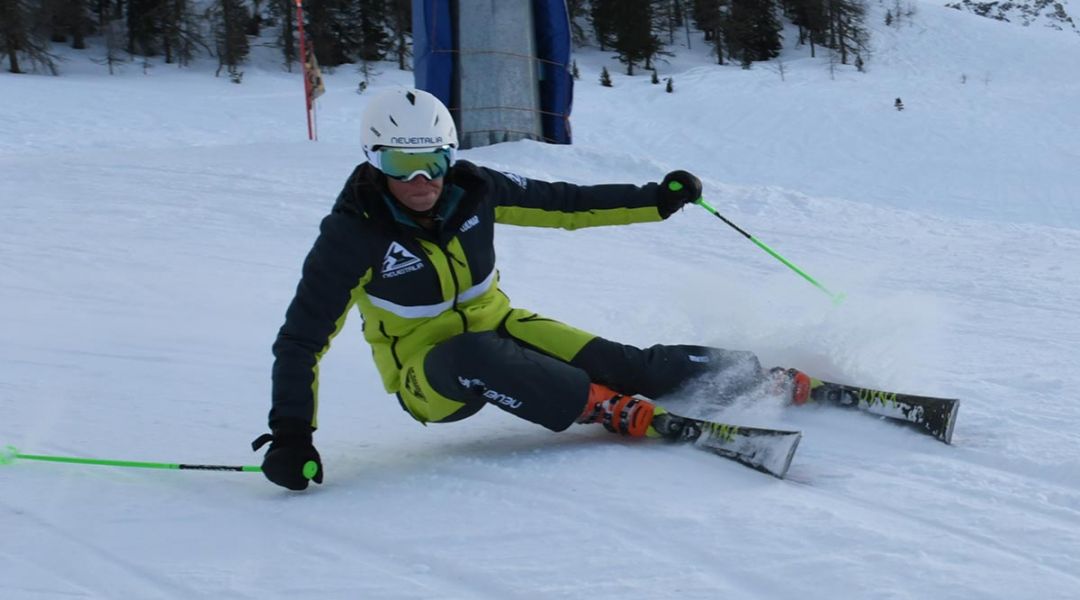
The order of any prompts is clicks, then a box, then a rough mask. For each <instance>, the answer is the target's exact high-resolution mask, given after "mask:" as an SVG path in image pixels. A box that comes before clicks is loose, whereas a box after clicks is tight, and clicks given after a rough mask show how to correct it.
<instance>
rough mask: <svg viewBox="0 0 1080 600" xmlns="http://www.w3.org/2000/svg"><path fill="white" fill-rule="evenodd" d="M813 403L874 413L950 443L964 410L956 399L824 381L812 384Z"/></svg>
mask: <svg viewBox="0 0 1080 600" xmlns="http://www.w3.org/2000/svg"><path fill="white" fill-rule="evenodd" d="M810 400H811V401H812V402H817V403H821V404H826V405H830V406H840V407H843V408H850V409H854V410H858V411H862V412H866V413H870V414H873V415H876V416H879V417H882V418H885V419H887V420H889V421H891V422H893V423H898V424H902V425H905V426H908V427H910V428H912V429H914V430H916V431H919V432H921V433H925V434H927V435H930V436H932V437H934V438H937V439H939V440H941V441H942V442H945V443H946V444H951V443H952V436H953V429H954V428H955V427H956V415H957V412H958V411H959V409H960V401H959V400H957V399H955V398H935V397H932V396H915V395H911V394H898V393H896V392H884V391H881V390H873V389H870V388H863V387H856V386H850V385H843V384H839V383H832V382H828V381H822V380H820V379H813V380H812V382H811V390H810Z"/></svg>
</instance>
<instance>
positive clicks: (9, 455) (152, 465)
mask: <svg viewBox="0 0 1080 600" xmlns="http://www.w3.org/2000/svg"><path fill="white" fill-rule="evenodd" d="M16 459H19V460H37V461H43V462H55V463H69V464H76V465H100V466H105V467H125V468H135V469H170V470H179V471H238V472H247V473H259V472H262V467H259V466H254V465H189V464H182V463H158V462H142V461H134V460H110V459H102V458H80V457H75V456H46V455H43V454H23V453H21V452H19V451H18V449H16V448H15V447H14V446H8V447H6V448H5V449H4V452H3V454H2V455H0V464H10V463H12V462H14V461H15V460H16Z"/></svg>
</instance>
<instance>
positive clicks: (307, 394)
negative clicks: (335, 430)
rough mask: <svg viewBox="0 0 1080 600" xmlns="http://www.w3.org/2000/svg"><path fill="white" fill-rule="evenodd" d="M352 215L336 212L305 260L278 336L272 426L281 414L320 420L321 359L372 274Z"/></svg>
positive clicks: (321, 231) (275, 356)
mask: <svg viewBox="0 0 1080 600" xmlns="http://www.w3.org/2000/svg"><path fill="white" fill-rule="evenodd" d="M351 221H352V219H351V218H350V217H347V216H345V215H342V214H338V213H332V214H330V215H329V216H327V217H326V218H325V219H323V221H322V225H321V227H320V233H319V237H318V239H316V240H315V244H314V246H313V247H312V249H311V251H310V252H309V253H308V255H307V258H306V259H305V260H304V268H303V275H302V277H301V279H300V284H299V285H298V286H297V288H296V294H295V296H293V299H292V302H291V303H290V304H289V308H288V310H287V311H286V313H285V324H284V325H282V326H281V330H280V331H278V335H277V340H276V341H275V342H274V347H273V351H274V368H273V392H272V401H273V406H272V407H271V409H270V428H271V429H273V428H274V425H275V423H277V422H279V420H281V419H299V420H302V421H305V422H308V423H310V424H311V426H312V428H315V427H316V426H317V421H316V416H317V411H318V388H319V360H320V359H321V358H322V356H323V354H324V353H325V352H326V351H327V350H328V349H329V348H330V341H331V340H332V339H333V338H334V336H335V335H337V333H338V332H339V331H340V330H341V328H342V327H343V326H344V325H345V317H346V316H347V314H348V311H349V310H350V308H351V307H352V305H353V304H354V303H355V295H356V294H358V293H361V290H362V289H363V286H364V285H365V284H366V283H367V281H368V280H369V279H370V277H371V272H372V269H371V266H370V265H369V264H366V261H367V260H368V259H365V253H363V252H361V251H359V249H358V245H359V244H358V241H359V240H357V238H358V237H359V235H358V234H359V232H358V231H357V230H356V225H355V223H352V222H351Z"/></svg>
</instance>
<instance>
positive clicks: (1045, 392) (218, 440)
mask: <svg viewBox="0 0 1080 600" xmlns="http://www.w3.org/2000/svg"><path fill="white" fill-rule="evenodd" d="M940 4H941V3H938V2H928V3H924V4H918V10H917V11H915V15H914V16H913V18H912V20H911V22H910V23H907V24H905V25H904V26H903V27H901V28H899V29H898V28H896V27H885V25H884V24H883V19H881V18H880V17H881V16H882V15H881V14H877V13H875V14H874V15H872V17H871V19H870V22H871V23H878V24H880V25H878V26H876V31H875V37H874V39H875V42H874V44H875V48H874V56H873V58H872V60H871V61H870V62H869V63H868V72H867V73H865V74H860V73H856V72H854V70H853V69H840V70H837V71H835V72H830V70H829V69H828V67H827V64H826V62H825V61H824V60H823V59H816V60H815V59H810V58H809V57H808V56H806V54H805V53H804V52H803V51H801V50H789V51H788V52H787V53H785V55H784V56H783V57H782V61H783V64H784V65H785V69H784V73H783V78H782V77H781V73H780V72H779V69H778V67H777V66H776V65H775V64H773V65H764V66H763V65H759V66H756V67H755V68H754V69H752V70H750V71H743V70H741V69H739V68H737V67H723V68H718V67H716V66H714V65H712V64H711V60H710V59H709V58H708V57H707V56H705V55H704V53H703V50H702V49H701V48H702V46H701V45H700V44H698V45H696V46H695V48H694V49H693V50H692V51H684V52H681V53H680V54H679V56H678V57H677V58H673V59H672V61H671V63H670V64H667V65H661V74H662V75H670V76H672V77H674V79H675V86H676V93H674V94H665V93H664V91H663V89H662V87H663V86H651V85H650V84H649V82H648V78H647V77H644V76H642V77H638V78H627V77H625V76H620V75H618V69H617V68H611V67H614V63H613V62H612V61H611V60H610V59H609V57H607V56H606V55H602V54H600V53H598V52H595V51H592V52H582V53H579V54H578V56H577V59H578V63H579V66H580V67H581V70H582V80H581V81H580V82H579V84H578V87H577V90H576V96H575V106H574V117H573V126H574V134H575V136H576V143H575V144H574V145H573V146H547V145H541V144H535V143H515V144H506V145H500V146H497V147H488V148H481V149H476V150H470V151H467V152H465V153H464V154H465V156H466V158H469V159H470V160H474V161H477V162H480V163H484V164H488V165H491V166H495V167H498V168H501V169H506V170H510V171H514V172H517V173H520V174H523V175H527V176H531V177H540V178H559V179H566V180H570V181H574V182H579V183H594V182H596V183H598V182H608V181H624V182H638V183H643V182H646V181H651V180H656V179H659V178H660V177H662V176H663V174H664V173H665V172H666V171H668V170H670V169H675V168H686V169H689V170H692V171H694V172H696V173H698V174H699V175H701V177H702V178H703V180H704V181H705V184H706V192H705V193H706V197H707V199H709V200H710V202H711V203H712V204H714V205H715V206H717V208H719V209H720V210H721V212H722V213H723V214H724V215H725V216H727V217H728V218H730V219H731V220H732V221H734V222H735V223H738V224H739V225H741V226H742V227H744V228H745V229H747V230H748V231H750V232H751V233H753V234H755V235H757V236H758V237H759V238H761V239H762V240H764V241H765V242H766V243H768V244H770V245H771V246H773V247H774V248H776V249H777V250H779V251H780V252H781V253H782V254H784V255H785V256H786V257H788V258H789V259H791V260H792V261H794V262H795V263H796V264H798V265H799V266H800V267H802V268H804V269H805V270H806V271H807V272H809V273H810V274H812V275H813V276H815V277H816V278H818V279H820V280H822V281H823V282H824V283H826V284H827V285H828V286H829V287H831V288H834V289H837V290H842V291H843V292H845V293H846V294H847V298H848V299H847V301H846V302H845V303H844V304H842V305H841V306H839V307H834V306H832V305H831V304H830V303H829V301H828V299H827V298H825V297H824V295H822V294H821V293H820V292H818V291H817V290H816V289H814V288H813V287H811V286H809V285H807V284H806V283H805V282H804V281H802V280H800V279H799V278H798V277H796V276H795V275H793V274H792V273H790V272H789V271H787V270H786V269H785V268H784V267H783V266H781V265H780V264H779V263H777V262H776V261H775V260H773V259H771V258H770V257H768V256H767V255H765V254H764V253H762V252H761V251H760V250H758V249H757V248H756V247H754V246H753V245H752V244H750V243H748V242H747V241H746V240H745V239H744V238H742V237H741V236H739V235H738V234H736V233H734V232H733V231H731V230H730V229H728V228H726V227H724V226H723V225H722V224H721V223H720V222H719V221H718V220H717V219H715V218H713V217H711V216H710V215H708V214H707V213H705V212H704V211H702V210H690V209H687V210H685V211H683V212H682V213H680V214H678V215H676V216H675V217H673V218H672V219H670V220H669V221H667V222H665V223H662V224H650V225H635V226H629V227H621V228H604V229H594V230H583V231H577V232H563V231H555V230H540V229H523V228H511V227H504V228H501V229H500V230H499V232H498V251H499V262H500V268H501V275H502V285H503V288H504V289H505V290H506V291H507V293H508V294H509V295H510V297H511V298H512V299H513V301H514V303H515V304H516V305H519V306H523V307H529V308H533V309H535V310H537V311H539V312H541V313H543V314H545V315H547V316H551V317H554V318H558V319H561V320H565V321H567V322H569V323H572V324H575V325H577V326H580V327H583V328H586V329H589V330H591V331H594V332H596V333H598V334H601V335H605V336H608V337H612V338H615V339H619V340H622V341H626V342H631V343H637V344H649V343H653V342H694V343H705V344H714V345H719V346H724V347H731V348H742V349H748V350H753V351H755V352H757V353H758V354H759V355H760V356H761V357H762V360H763V362H765V363H766V364H770V365H771V364H783V365H791V366H798V367H801V368H804V369H806V370H808V371H811V372H813V373H815V374H818V375H821V376H825V377H829V378H833V379H838V380H844V381H852V382H861V383H866V384H870V385H874V386H880V387H886V388H893V389H899V390H901V391H909V392H913V393H927V394H939V395H947V396H956V397H960V398H962V399H963V401H964V404H963V406H962V408H961V411H960V421H959V424H958V426H957V429H956V433H955V437H954V445H953V446H945V445H943V444H941V443H939V442H936V441H933V440H931V439H929V438H926V437H924V436H919V435H916V434H913V433H911V432H909V431H907V430H902V429H897V428H894V427H891V426H889V425H887V424H884V423H880V422H877V421H874V420H872V419H869V418H866V417H863V416H860V415H857V414H848V413H839V412H836V411H829V410H825V409H820V410H819V409H808V410H785V409H782V408H781V407H779V406H775V405H772V404H769V403H759V404H748V405H739V406H736V407H732V408H729V409H726V410H723V409H720V408H719V407H716V406H713V405H711V404H710V403H709V402H708V398H704V397H700V396H699V397H694V396H691V397H687V398H685V399H683V401H682V402H681V403H680V404H681V408H683V409H684V410H686V411H690V412H693V413H695V414H699V415H702V416H709V417H717V418H722V419H724V420H726V421H730V422H737V423H745V424H747V425H761V426H769V427H782V428H788V429H799V430H801V431H803V433H804V439H803V443H802V445H801V447H800V449H799V452H798V454H797V455H796V457H795V461H794V463H793V465H792V468H791V471H790V477H789V479H787V480H784V481H780V480H775V479H772V478H769V477H767V476H764V475H761V474H760V473H756V472H754V471H751V470H749V469H746V468H744V467H741V466H739V465H737V464H734V463H732V462H729V461H725V460H722V459H718V458H716V457H713V456H710V455H706V454H703V453H697V452H694V451H693V450H691V449H684V448H675V447H659V446H657V445H655V444H649V443H634V442H628V441H625V440H619V439H614V438H613V437H612V436H610V435H609V434H607V433H606V432H604V431H602V430H600V429H599V428H597V427H586V426H581V427H575V428H572V429H571V430H570V431H568V432H566V433H563V434H552V433H549V432H547V431H545V430H542V429H539V428H536V427H534V426H530V425H528V424H526V423H522V422H518V421H515V420H513V419H511V418H509V417H508V416H506V415H505V414H503V413H501V412H500V411H498V410H496V409H494V408H488V409H485V410H484V411H482V412H481V413H480V414H478V415H477V416H475V417H473V418H471V419H468V420H466V421H463V422H461V423H456V424H452V425H443V426H430V427H420V426H418V425H416V424H415V423H414V422H413V421H412V419H411V418H409V417H408V416H407V415H406V414H405V413H403V412H402V411H401V410H400V408H399V407H398V405H397V402H396V401H395V400H394V399H393V398H391V397H388V396H386V395H385V394H384V393H383V392H382V390H381V386H380V384H379V383H378V380H377V377H376V375H375V372H374V368H373V366H372V364H371V361H370V354H369V351H368V349H367V347H366V346H365V345H364V344H363V342H362V339H361V334H360V327H359V319H356V318H355V317H353V319H354V320H355V321H356V322H351V323H350V324H349V325H347V326H346V329H345V331H344V333H342V334H341V335H340V336H338V338H336V340H335V346H334V349H333V350H332V351H331V352H330V353H329V354H328V355H327V357H326V358H325V360H324V363H323V365H322V369H321V373H322V382H321V392H320V395H321V398H322V401H321V406H320V424H321V427H320V430H319V431H318V432H317V434H316V442H317V444H318V446H319V449H320V451H321V452H322V456H323V459H324V461H325V465H326V472H327V479H326V483H325V484H324V485H323V486H320V487H316V488H314V489H311V490H308V491H307V492H305V493H303V494H292V493H287V492H285V491H283V490H281V489H279V488H276V487H274V486H272V485H271V484H269V483H267V482H266V481H264V480H263V479H262V478H261V477H260V476H259V475H256V474H243V473H229V474H224V473H191V472H168V471H137V470H122V469H108V468H101V467H78V466H65V465H50V464H44V463H32V462H28V461H21V462H16V463H15V464H12V465H8V466H2V467H0V531H2V532H3V534H4V535H3V540H4V543H3V544H0V598H5V599H7V598H11V599H15V600H27V599H35V600H36V599H39V598H55V597H75V598H170V599H171V598H177V599H179V598H184V599H187V598H200V597H215V598H260V599H262V598H290V599H291V598H343V599H344V598H380V599H381V598H438V599H447V598H459V599H475V598H483V599H493V600H494V599H500V600H501V599H504V598H592V599H603V598H619V599H620V600H625V599H627V598H642V599H644V598H664V597H679V598H718V597H736V598H765V599H786V598H791V597H796V596H797V597H800V598H806V599H817V598H821V599H830V600H831V599H834V598H840V597H843V598H890V599H913V600H914V599H924V598H944V599H949V598H963V599H982V598H1040V599H1041V598H1055V599H1067V598H1074V597H1075V596H1076V590H1078V589H1080V575H1078V573H1080V533H1078V532H1080V458H1078V455H1080V434H1078V433H1077V431H1078V427H1077V426H1078V424H1080V405H1078V404H1077V402H1076V401H1075V393H1073V392H1072V391H1071V390H1072V388H1073V382H1075V381H1077V380H1080V360H1078V359H1080V355H1078V352H1077V348H1078V347H1080V304H1078V303H1077V300H1076V299H1077V298H1078V297H1080V267H1078V266H1077V265H1076V263H1075V261H1074V260H1072V257H1073V256H1075V255H1077V253H1078V252H1080V208H1077V207H1078V206H1080V204H1078V203H1077V199H1078V198H1080V169H1078V168H1077V165H1078V164H1080V140H1078V138H1077V137H1076V132H1077V131H1078V130H1080V114H1078V113H1077V112H1076V110H1075V107H1076V106H1077V105H1080V71H1078V70H1077V69H1075V68H1073V67H1074V66H1075V64H1077V62H1078V61H1080V37H1078V36H1076V35H1073V34H1072V33H1070V32H1061V31H1055V30H1050V29H1044V28H1021V27H1017V26H1015V25H1010V24H1007V23H1001V22H997V21H993V20H989V19H982V18H977V17H975V16H973V15H970V14H965V13H963V12H960V11H956V10H951V9H947V8H945V7H944V6H941V5H940ZM879 9H880V12H881V13H882V14H883V13H884V10H885V6H884V5H880V6H875V7H874V10H875V11H878V10H879ZM603 65H608V66H609V68H611V70H612V74H613V77H614V79H615V87H614V88H610V89H609V88H602V87H600V86H599V84H598V83H596V79H597V77H598V75H599V71H600V68H601V66H603ZM208 70H210V67H207V69H205V70H200V69H196V70H194V71H184V70H176V69H173V68H171V67H166V66H157V67H155V68H153V69H151V70H150V71H149V73H148V74H144V73H143V72H142V69H141V67H134V66H133V67H132V68H130V69H129V70H127V71H126V72H123V73H121V74H120V75H118V76H116V77H108V76H105V75H104V73H103V69H102V67H100V66H99V65H96V64H94V63H92V62H90V61H89V60H88V59H86V58H85V57H77V56H76V57H74V58H72V60H71V61H70V62H68V63H67V64H66V65H65V75H64V76H63V77H60V78H52V77H33V76H11V75H8V74H2V75H0V101H2V103H3V105H4V107H5V110H4V111H3V113H2V114H0V331H2V332H3V338H2V339H3V343H2V344H0V414H3V418H2V419H0V446H3V445H6V444H11V445H14V446H17V447H18V448H20V449H21V450H22V451H24V452H29V453H41V454H63V455H79V456H94V457H102V458H127V459H133V460H151V461H168V462H188V463H225V464H257V463H258V461H259V457H258V456H257V455H254V454H252V453H251V452H250V451H249V448H248V446H247V444H248V443H249V441H250V440H251V439H252V438H254V437H255V436H256V435H258V434H260V433H262V432H263V431H265V413H266V410H267V409H268V407H269V399H268V398H269V367H270V361H271V357H270V353H269V346H270V343H271V341H272V340H273V337H274V335H275V333H276V330H277V327H278V326H279V325H280V323H281V319H282V316H283V312H284V309H285V307H286V305H287V303H288V301H289V299H290V297H291V294H292V292H293V289H294V286H295V284H296V280H297V277H298V275H299V269H300V263H301V261H302V260H303V257H304V255H305V253H306V252H307V250H308V248H309V246H310V244H311V242H312V240H313V239H314V236H315V234H316V230H317V224H318V222H319V220H320V218H321V217H322V216H323V214H325V212H326V211H327V210H328V208H329V206H330V204H331V202H332V201H333V198H334V197H335V195H336V193H337V192H338V190H339V189H340V186H341V185H342V183H343V181H344V179H345V177H346V176H347V175H348V173H349V172H350V170H351V168H352V167H353V165H354V164H355V163H356V162H358V161H359V160H360V149H359V144H358V141H357V137H358V133H357V132H358V119H359V115H360V112H361V108H362V107H363V105H364V102H366V100H367V98H368V97H369V96H367V95H364V96H358V95H357V94H356V93H355V89H356V83H357V80H358V76H357V75H355V74H353V73H350V72H348V70H345V69H341V70H338V72H337V73H335V74H334V75H332V76H329V77H328V78H327V85H328V91H327V93H326V95H325V96H323V97H322V98H321V99H320V107H319V133H320V138H321V140H322V141H320V142H319V143H309V142H307V141H306V140H305V134H306V130H305V125H304V121H303V102H302V98H301V93H300V82H299V79H298V78H297V77H296V76H295V75H288V74H284V73H281V72H280V71H279V70H277V69H276V68H274V67H267V68H264V69H259V68H257V67H251V68H249V69H247V70H246V72H245V76H244V83H243V85H239V86H238V85H233V84H231V83H229V82H228V81H227V80H225V79H214V78H213V77H211V76H210V74H209V73H208ZM409 81H410V78H409V76H408V74H403V73H398V72H396V71H393V70H392V69H391V67H389V66H387V68H386V71H385V73H384V74H383V75H382V76H380V78H379V79H378V80H377V81H376V82H375V84H374V85H373V87H379V86H388V85H397V84H403V83H408V82H409ZM898 96H899V97H902V98H903V102H904V104H905V105H906V107H907V108H906V110H904V111H903V112H898V111H896V110H895V109H894V108H893V101H894V99H895V98H896V97H898Z"/></svg>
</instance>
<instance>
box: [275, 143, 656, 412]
mask: <svg viewBox="0 0 1080 600" xmlns="http://www.w3.org/2000/svg"><path fill="white" fill-rule="evenodd" d="M657 190H658V184H656V183H650V184H646V185H644V186H635V185H626V184H612V185H593V186H579V185H573V184H570V183H561V182H560V183H550V182H544V181H537V180H532V179H525V178H522V177H519V176H517V175H512V174H504V173H500V172H498V171H495V170H493V169H488V168H485V167H480V166H477V165H474V164H472V163H469V162H466V161H458V162H457V163H456V164H455V165H454V167H453V168H452V170H451V173H450V175H448V176H447V180H446V184H445V185H444V187H443V192H442V196H441V197H440V199H439V202H438V204H437V205H436V211H437V215H436V223H437V225H438V227H437V228H436V230H435V231H428V230H425V229H423V228H421V227H419V226H418V225H417V224H416V223H415V221H413V220H412V218H411V217H410V216H409V215H408V214H407V213H406V212H404V211H403V210H401V209H400V207H399V206H398V205H397V203H396V201H394V200H392V199H391V197H390V195H389V191H388V190H387V188H386V185H385V179H384V176H383V175H382V174H381V173H379V172H378V171H377V170H376V169H374V168H373V167H372V166H371V165H369V164H367V163H364V164H361V165H360V166H358V167H357V168H356V169H355V170H354V171H353V173H352V175H351V176H350V177H349V180H348V181H347V182H346V184H345V188H344V189H343V190H342V191H341V194H340V195H339V196H338V198H337V201H336V202H335V204H334V207H333V210H332V211H331V212H330V214H329V215H327V216H326V217H325V218H324V219H323V221H322V224H321V226H320V234H319V237H318V239H317V240H316V241H315V244H314V246H313V247H312V249H311V251H310V252H309V254H308V256H307V258H306V260H305V261H304V266H303V276H302V278H301V280H300V284H299V286H298V287H297V290H296V295H295V296H294V298H293V300H292V303H291V304H290V305H289V308H288V311H287V312H286V315H285V324H284V325H283V326H282V327H281V330H280V331H279V333H278V336H277V340H276V341H275V343H274V348H273V350H274V356H275V362H274V369H273V407H272V409H271V411H270V425H271V427H274V423H275V422H276V421H277V420H279V419H301V420H304V421H307V422H310V423H311V424H312V426H313V427H314V426H315V424H316V412H317V399H318V385H319V384H318V382H319V360H320V359H321V357H322V355H323V354H324V353H325V352H326V351H327V349H329V347H330V341H331V340H332V339H333V338H334V336H335V335H337V333H338V332H339V331H340V330H341V328H342V326H343V325H344V323H345V317H346V315H347V314H348V313H349V311H350V310H351V309H352V307H353V306H356V307H357V308H358V309H359V311H360V314H361V316H362V317H363V322H364V326H363V331H364V338H365V339H366V340H367V341H368V343H369V344H371V347H372V354H373V355H374V359H375V365H376V367H377V368H378V371H379V374H380V375H381V377H382V383H383V387H385V389H386V390H387V392H389V393H396V392H397V391H398V389H399V387H400V385H401V378H400V371H401V366H402V364H403V363H404V362H405V361H406V360H407V359H408V358H409V357H410V356H412V355H413V354H414V353H416V352H419V351H421V350H423V349H425V348H427V347H429V346H431V345H433V344H436V343H438V342H441V341H443V340H446V339H448V338H450V337H451V336H454V335H457V334H459V333H462V332H466V331H487V330H493V329H496V328H497V327H498V326H499V323H500V322H501V321H502V320H503V318H504V317H505V316H506V315H507V313H508V312H509V311H510V310H511V308H510V300H509V298H507V296H506V295H505V294H503V293H502V292H501V291H500V290H499V281H498V278H499V276H498V271H497V270H496V269H495V246H494V243H493V236H494V233H495V223H505V224H511V225H531V226H539V227H559V228H563V229H577V228H580V227H590V226H597V225H620V224H627V223H643V222H650V221H660V220H662V218H661V215H660V212H659V211H658V210H657Z"/></svg>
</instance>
